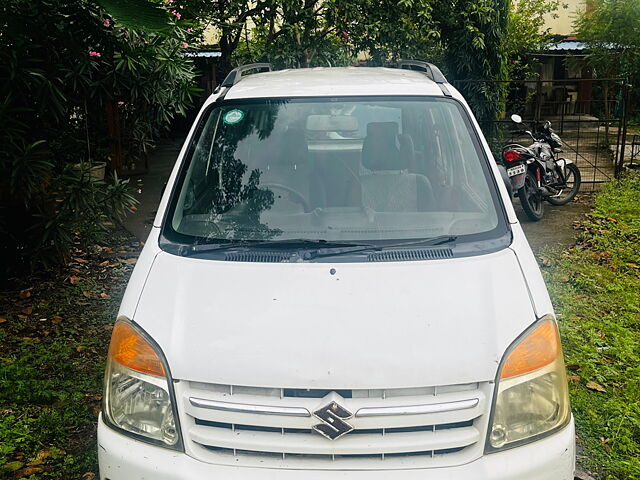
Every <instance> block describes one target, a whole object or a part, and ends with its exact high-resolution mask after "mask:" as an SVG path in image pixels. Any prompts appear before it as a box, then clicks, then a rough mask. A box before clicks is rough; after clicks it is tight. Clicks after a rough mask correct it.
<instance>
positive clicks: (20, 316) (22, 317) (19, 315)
mask: <svg viewBox="0 0 640 480" xmlns="http://www.w3.org/2000/svg"><path fill="white" fill-rule="evenodd" d="M18 318H20V319H22V320H24V319H25V318H27V316H26V315H21V314H18Z"/></svg>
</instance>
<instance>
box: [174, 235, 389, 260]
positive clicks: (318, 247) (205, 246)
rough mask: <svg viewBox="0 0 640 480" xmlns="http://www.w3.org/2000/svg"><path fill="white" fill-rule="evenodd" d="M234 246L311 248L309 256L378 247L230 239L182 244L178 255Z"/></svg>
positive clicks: (322, 242)
mask: <svg viewBox="0 0 640 480" xmlns="http://www.w3.org/2000/svg"><path fill="white" fill-rule="evenodd" d="M235 248H274V249H280V248H293V249H295V248H303V249H313V250H314V251H313V252H311V256H314V254H315V253H316V252H323V253H324V251H325V250H331V251H335V250H338V251H339V252H342V250H343V249H347V251H354V250H355V251H358V250H361V249H371V248H379V247H377V246H376V245H372V244H363V243H355V242H340V241H335V242H328V241H326V240H309V239H286V240H258V241H251V240H240V241H230V242H226V243H202V244H194V245H184V246H182V248H181V249H180V255H182V256H183V257H190V256H192V255H198V254H200V253H209V252H219V251H224V250H233V249H235Z"/></svg>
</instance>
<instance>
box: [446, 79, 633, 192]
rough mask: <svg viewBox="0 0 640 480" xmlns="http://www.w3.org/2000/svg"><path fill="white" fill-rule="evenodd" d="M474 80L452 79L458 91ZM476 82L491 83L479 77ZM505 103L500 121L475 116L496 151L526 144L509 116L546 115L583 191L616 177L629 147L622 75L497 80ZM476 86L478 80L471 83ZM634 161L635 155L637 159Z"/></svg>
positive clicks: (540, 118)
mask: <svg viewBox="0 0 640 480" xmlns="http://www.w3.org/2000/svg"><path fill="white" fill-rule="evenodd" d="M472 82H473V83H477V82H478V81H475V80H461V81H454V82H453V84H454V86H455V87H456V88H458V89H460V90H461V91H462V92H463V93H464V90H465V87H466V86H467V85H468V84H469V83H472ZM480 82H481V83H495V82H487V81H480ZM499 83H502V84H504V95H505V108H504V112H503V115H502V117H503V118H502V119H500V120H486V119H481V118H479V119H478V121H479V122H480V126H481V127H482V129H483V131H484V132H485V135H486V136H487V140H488V141H489V144H490V146H491V148H492V150H493V152H494V154H495V155H500V152H501V149H502V145H504V144H505V143H522V144H524V145H527V144H529V143H531V139H530V138H529V137H527V136H526V135H522V134H519V133H517V132H516V130H517V127H516V126H515V124H514V123H513V122H511V120H510V119H509V118H510V116H511V115H512V114H514V113H517V114H518V115H520V116H521V117H522V118H523V119H524V122H525V123H526V124H527V125H530V126H532V127H533V126H535V125H537V124H539V123H541V122H544V121H546V120H549V121H550V122H551V123H552V128H553V129H554V130H555V131H556V133H558V134H559V135H560V137H561V138H562V141H563V143H564V146H563V153H562V155H563V156H564V157H565V158H568V159H570V160H573V161H574V162H575V163H576V164H577V165H578V167H579V168H580V172H581V174H582V182H583V185H584V186H583V188H582V189H581V190H582V191H592V190H594V189H595V188H597V186H598V185H599V184H601V183H604V182H606V181H607V180H609V179H611V178H614V177H616V176H618V174H619V173H620V172H621V171H622V169H623V165H624V163H625V158H626V161H629V160H630V158H628V157H630V156H631V153H632V150H633V147H632V142H631V138H627V116H628V104H629V89H630V86H629V85H626V84H625V82H624V81H623V80H622V79H618V78H610V79H567V80H532V81H518V80H514V81H501V82H499ZM476 86H477V85H476ZM637 161H638V160H637V159H636V162H637Z"/></svg>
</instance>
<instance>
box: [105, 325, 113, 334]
mask: <svg viewBox="0 0 640 480" xmlns="http://www.w3.org/2000/svg"><path fill="white" fill-rule="evenodd" d="M103 328H104V329H105V330H106V331H108V332H110V331H111V330H113V325H105V326H104V327H103Z"/></svg>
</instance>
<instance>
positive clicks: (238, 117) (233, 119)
mask: <svg viewBox="0 0 640 480" xmlns="http://www.w3.org/2000/svg"><path fill="white" fill-rule="evenodd" d="M243 118H244V112H243V111H242V110H238V109H234V110H229V111H228V112H227V113H226V114H225V116H224V123H226V124H228V125H235V124H236V123H238V122H240V121H242V119H243Z"/></svg>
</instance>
